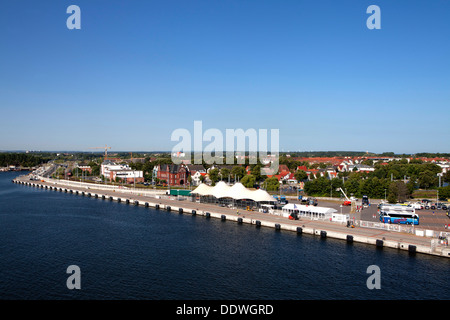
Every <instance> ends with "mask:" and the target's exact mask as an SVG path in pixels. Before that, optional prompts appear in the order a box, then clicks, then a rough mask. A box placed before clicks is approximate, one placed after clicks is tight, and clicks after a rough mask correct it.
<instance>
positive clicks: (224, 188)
mask: <svg viewBox="0 0 450 320" xmlns="http://www.w3.org/2000/svg"><path fill="white" fill-rule="evenodd" d="M230 188H231V187H230V186H229V185H227V184H226V183H225V182H223V181H219V182H218V183H217V184H216V185H215V186H214V187H212V188H211V189H212V190H211V191H212V192H211V195H213V196H214V197H216V198H217V199H220V198H229V197H230Z"/></svg>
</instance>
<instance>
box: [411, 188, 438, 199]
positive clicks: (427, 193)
mask: <svg viewBox="0 0 450 320" xmlns="http://www.w3.org/2000/svg"><path fill="white" fill-rule="evenodd" d="M412 196H413V198H414V199H430V200H432V199H436V196H437V190H423V189H418V190H414V192H413V194H412Z"/></svg>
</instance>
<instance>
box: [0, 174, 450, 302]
mask: <svg viewBox="0 0 450 320" xmlns="http://www.w3.org/2000/svg"><path fill="white" fill-rule="evenodd" d="M16 175H18V173H0V274H1V281H0V299H152V300H163V299H164V300H167V299H168V300H172V299H182V300H184V299H195V300H198V299H227V300H229V299H252V300H253V299H271V300H289V299H295V300H304V299H314V300H317V299H326V300H330V299H364V300H365V299H390V300H392V299H427V300H428V299H448V298H449V293H450V290H449V281H448V278H449V277H448V275H449V271H450V268H449V266H450V264H449V260H448V259H445V258H440V257H432V256H427V255H422V254H417V255H410V254H409V253H408V252H405V251H398V250H393V249H387V248H385V249H382V250H379V249H376V248H375V247H374V246H369V245H363V244H356V243H355V244H347V243H346V242H344V241H339V240H333V239H326V240H322V239H320V238H318V237H314V236H311V235H297V234H295V233H290V232H285V231H283V232H278V231H275V230H273V229H269V228H255V226H249V225H238V224H237V223H235V222H230V221H228V222H222V221H220V220H217V219H206V218H204V217H201V216H191V215H187V214H184V215H180V214H176V213H168V212H166V211H155V210H152V209H148V208H143V207H134V206H129V205H125V204H118V203H116V202H109V201H104V200H101V199H93V198H84V197H81V196H77V195H71V194H65V193H60V192H55V191H49V190H42V189H36V188H32V187H27V186H22V185H16V184H13V183H11V179H12V178H14V177H15V176H16ZM70 265H77V266H79V267H80V270H81V290H69V289H68V288H67V286H66V280H67V278H68V277H69V274H67V273H66V269H67V267H68V266H70ZM370 265H377V266H378V267H379V268H380V270H381V289H373V290H369V289H368V288H367V285H366V281H367V278H368V277H369V276H370V275H369V274H367V273H366V271H367V268H368V266H370Z"/></svg>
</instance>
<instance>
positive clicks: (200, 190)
mask: <svg viewBox="0 0 450 320" xmlns="http://www.w3.org/2000/svg"><path fill="white" fill-rule="evenodd" d="M212 189H213V187H210V186H208V185H207V184H204V183H200V185H199V186H198V187H197V188H195V189H194V190H192V192H191V193H195V194H199V195H201V196H211V195H212Z"/></svg>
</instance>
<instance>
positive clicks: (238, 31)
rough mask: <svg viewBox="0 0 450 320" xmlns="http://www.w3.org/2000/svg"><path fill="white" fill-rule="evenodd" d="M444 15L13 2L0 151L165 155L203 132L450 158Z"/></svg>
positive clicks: (316, 7)
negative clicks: (375, 21) (75, 18)
mask: <svg viewBox="0 0 450 320" xmlns="http://www.w3.org/2000/svg"><path fill="white" fill-rule="evenodd" d="M71 4H75V5H78V6H79V7H80V9H81V30H69V29H67V27H66V20H67V18H68V17H69V14H67V13H66V9H67V7H68V6H69V5H71ZM372 4H375V5H378V6H379V7H380V9H381V30H369V29H368V28H367V27H366V20H367V18H368V17H369V16H370V15H369V14H367V13H366V9H367V7H368V6H369V5H372ZM449 14H450V2H449V1H446V0H433V1H425V0H423V1H422V0H421V1H412V0H410V1H400V0H398V1H392V0H391V1H384V0H371V1H365V0H327V1H312V0H309V1H301V0H295V1H294V0H292V1H291V0H284V1H274V0H270V1H269V0H258V1H257V0H239V1H236V0H221V1H219V0H205V1H196V0H191V1H175V0H168V1H115V0H109V1H99V0H89V1H87V0H86V1H85V0H74V1H70V2H69V1H62V0H58V1H56V0H54V1H31V0H30V1H12V0H8V1H3V2H2V4H1V5H0V37H1V39H2V42H1V47H0V48H1V50H0V112H1V116H0V136H1V137H2V138H1V139H0V150H82V151H88V150H89V149H88V148H89V147H99V146H103V145H105V144H108V145H110V146H111V147H112V149H111V152H112V151H119V150H123V151H137V150H143V151H154V150H170V149H172V147H173V146H174V145H175V144H176V142H172V141H171V140H170V136H171V133H172V132H173V131H174V130H175V129H177V128H186V129H188V130H193V125H194V121H195V120H201V121H203V128H204V130H206V129H208V128H218V129H220V130H223V132H225V129H227V128H229V129H237V128H242V129H244V130H245V129H249V128H255V129H259V128H261V129H279V130H280V141H279V142H280V149H281V150H282V151H294V150H298V151H310V150H355V151H371V152H384V151H393V152H396V153H415V152H450V143H449V138H450V125H449V120H450V59H449V57H450V41H449V39H450V26H449V21H450V20H449Z"/></svg>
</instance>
